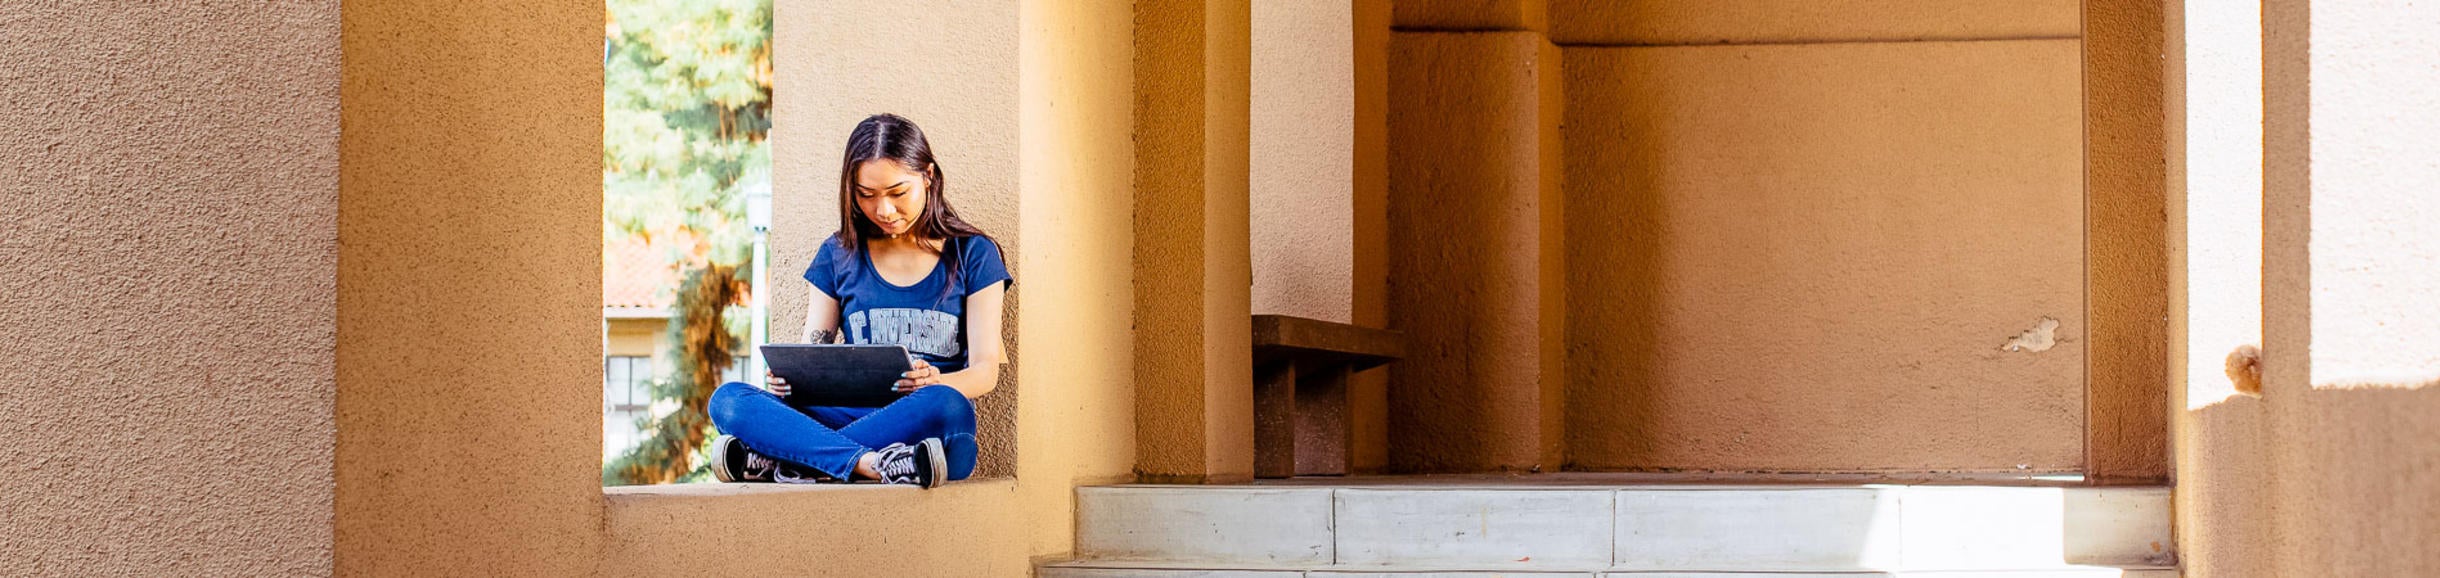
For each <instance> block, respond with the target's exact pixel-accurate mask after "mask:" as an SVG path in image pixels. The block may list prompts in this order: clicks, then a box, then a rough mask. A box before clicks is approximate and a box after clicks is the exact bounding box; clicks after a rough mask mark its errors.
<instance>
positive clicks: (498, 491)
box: [335, 1, 602, 576]
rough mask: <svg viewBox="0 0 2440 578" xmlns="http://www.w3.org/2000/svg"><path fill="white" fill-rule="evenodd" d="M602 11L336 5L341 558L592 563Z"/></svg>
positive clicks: (597, 481) (596, 544)
mask: <svg viewBox="0 0 2440 578" xmlns="http://www.w3.org/2000/svg"><path fill="white" fill-rule="evenodd" d="M601 17H602V11H601V5H600V4H599V3H587V2H568V1H554V2H540V3H521V4H515V5H507V4H498V5H495V4H483V3H465V2H381V3H351V4H348V5H347V6H346V8H345V10H344V12H343V18H342V30H341V43H342V45H343V49H344V50H345V54H346V57H345V62H344V76H343V78H342V80H343V82H342V84H341V88H340V98H341V102H342V103H343V104H344V108H343V112H342V115H341V117H340V123H341V129H342V132H341V135H340V139H339V152H340V158H341V165H340V169H339V220H338V223H339V241H340V243H339V245H340V247H339V287H338V302H339V346H338V361H337V374H338V380H339V397H338V402H337V410H338V424H339V436H338V448H337V457H336V462H337V477H338V498H337V507H336V512H335V517H336V520H337V522H336V525H337V529H336V542H337V549H338V553H337V562H338V570H339V573H341V574H350V575H390V574H418V575H447V574H455V575H529V576H538V575H558V576H566V575H581V574H588V573H591V572H593V571H594V570H595V562H596V558H597V557H598V556H600V554H601V530H600V528H601V525H602V518H601V511H602V505H601V504H602V499H601V495H602V490H601V475H600V472H601V447H602V439H601V414H600V409H599V408H600V407H601V393H600V392H601V380H602V376H601V367H602V366H601V357H600V356H601V347H602V337H601V327H602V326H601V306H602V304H601V241H600V238H601V236H600V235H601V202H602V196H601V195H602V193H601V164H600V163H601V160H600V159H601V146H602V121H601V114H602V108H601V103H602V100H601V99H602V69H601V46H602V44H601V43H602V39H601V32H602V30H601Z"/></svg>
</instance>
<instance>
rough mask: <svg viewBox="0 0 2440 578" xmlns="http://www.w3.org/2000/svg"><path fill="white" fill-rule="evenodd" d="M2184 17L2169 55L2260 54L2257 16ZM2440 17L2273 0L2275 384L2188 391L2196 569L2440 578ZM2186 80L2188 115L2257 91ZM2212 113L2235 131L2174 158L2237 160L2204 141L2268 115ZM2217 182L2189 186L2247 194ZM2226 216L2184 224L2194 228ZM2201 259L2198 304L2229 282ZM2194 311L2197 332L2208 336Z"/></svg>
mask: <svg viewBox="0 0 2440 578" xmlns="http://www.w3.org/2000/svg"><path fill="white" fill-rule="evenodd" d="M2170 10H2171V12H2172V13H2173V14H2175V13H2178V12H2180V7H2179V6H2177V5H2171V7H2170ZM2183 12H2186V13H2187V14H2186V15H2187V16H2188V18H2189V20H2187V21H2186V22H2185V23H2184V24H2183V25H2180V26H2177V27H2174V28H2172V30H2182V31H2185V32H2187V34H2186V36H2185V38H2184V42H2183V43H2182V44H2181V45H2179V46H2178V48H2175V49H2173V50H2172V51H2171V55H2172V57H2171V59H2170V62H2172V63H2178V62H2185V63H2187V64H2188V70H2204V68H2203V67H2204V66H2216V67H2219V68H2221V69H2223V70H2225V69H2228V68H2235V67H2241V66H2243V65H2245V64H2247V62H2246V61H2245V59H2246V58H2248V57H2250V56H2252V55H2251V54H2248V53H2246V51H2245V47H2244V46H2243V45H2245V44H2247V43H2251V42H2254V41H2255V40H2256V39H2255V38H2254V37H2250V36H2249V35H2248V32H2251V30H2248V29H2247V28H2246V26H2245V25H2246V24H2248V22H2244V21H2242V20H2241V16H2242V15H2239V16H2237V17H2232V19H2237V20H2239V21H2235V22H2228V21H2220V20H2218V19H2217V18H2216V17H2215V19H2213V20H2203V19H2201V18H2196V17H2195V14H2194V13H2195V12H2197V11H2196V10H2195V8H2192V7H2185V8H2183ZM2215 16H2216V15H2215ZM2435 26H2440V7H2434V6H2428V5H2424V6H2416V5H2408V4H2404V3H2364V4H2351V5H2343V6H2342V5H2327V4H2325V5H2321V6H2316V5H2314V4H2311V3H2307V2H2302V1H2277V2H2266V3H2264V5H2263V6H2262V13H2261V26H2260V27H2259V28H2258V29H2254V30H2259V31H2260V34H2261V36H2260V37H2259V46H2260V47H2261V48H2260V50H2261V52H2260V54H2259V57H2260V62H2261V64H2262V66H2261V68H2260V70H2261V75H2262V76H2261V79H2262V84H2261V85H2260V86H2261V91H2262V94H2261V97H2262V100H2261V102H2262V103H2263V109H2262V113H2263V115H2262V117H2261V119H2260V122H2261V125H2260V126H2261V130H2262V135H2263V141H2262V142H2263V150H2262V152H2263V155H2262V157H2261V158H2262V165H2261V166H2262V177H2261V178H2262V184H2263V187H2262V204H2261V211H2262V212H2261V219H2262V226H2261V235H2262V245H2261V248H2262V251H2261V256H2260V257H2261V276H2262V311H2261V315H2262V316H2261V320H2262V321H2261V323H2262V325H2261V330H2262V337H2263V339H2264V343H2263V360H2262V364H2263V369H2264V372H2263V396H2262V397H2261V398H2260V399H2255V398H2250V397H2235V398H2229V399H2226V400H2220V401H2216V402H2215V400H2212V399H2210V398H2209V397H2207V396H2190V398H2189V399H2188V404H2189V405H2194V406H2196V408H2195V409H2193V410H2191V411H2190V413H2188V414H2186V415H2185V416H2182V417H2181V418H2180V420H2179V421H2180V427H2179V429H2178V431H2179V434H2180V436H2181V437H2180V438H2179V439H2178V447H2179V449H2180V455H2181V457H2184V458H2186V459H2184V460H2181V461H2180V462H2179V464H2178V472H2177V478H2178V485H2179V488H2178V491H2179V494H2180V497H2179V503H2178V506H2179V516H2180V522H2181V523H2180V526H2179V527H2180V540H2181V547H2183V548H2185V549H2186V552H2187V553H2188V554H2187V564H2188V567H2189V568H2193V569H2194V575H2199V576H2255V575H2261V576H2429V575H2435V574H2440V554H2435V553H2434V551H2433V550H2432V549H2431V548H2429V547H2428V545H2429V544H2430V543H2431V542H2432V541H2433V540H2435V539H2440V492H2433V491H2432V489H2431V484H2430V482H2429V480H2431V479H2432V478H2433V476H2435V475H2440V443H2435V442H2434V440H2435V439H2440V417H2435V416H2440V363H2435V362H2434V360H2433V357H2432V355H2433V354H2432V351H2433V349H2432V347H2431V343H2432V340H2433V339H2435V338H2440V335H2435V334H2434V327H2435V324H2434V323H2433V322H2432V321H2431V320H2430V315H2429V314H2428V310H2429V307H2430V305H2429V303H2430V301H2431V295H2433V294H2434V293H2435V292H2440V282H2435V280H2434V279H2433V277H2432V276H2433V275H2434V273H2433V271H2436V270H2440V251H2435V250H2434V247H2440V234H2435V233H2434V232H2433V231H2432V230H2431V228H2430V227H2429V226H2428V224H2427V223H2429V222H2430V221H2431V220H2432V219H2433V218H2435V217H2436V216H2440V197H2435V196H2433V195H2432V194H2431V190H2432V186H2433V183H2434V182H2435V181H2440V170H2435V169H2434V168H2433V167H2432V166H2431V164H2430V163H2428V162H2418V161H2420V160H2422V159H2428V158H2430V157H2431V156H2432V154H2433V151H2435V150H2440V137H2435V135H2440V112H2435V111H2440V83H2436V82H2434V79H2433V78H2432V77H2431V75H2429V74H2427V73H2426V72H2427V71H2428V70H2430V69H2431V68H2432V67H2433V66H2435V65H2440V57H2435V56H2434V55H2435V54H2440V46H2435V45H2434V42H2435V41H2434V40H2433V39H2432V38H2431V36H2430V35H2429V34H2428V33H2427V31H2429V30H2431V29H2432V28H2433V27H2435ZM2172 78H2179V77H2175V76H2173V77H2172ZM2182 79H2183V80H2184V81H2185V85H2184V86H2183V87H2181V88H2182V93H2183V94H2185V95H2187V101H2186V102H2185V103H2184V104H2185V106H2186V107H2187V109H2188V110H2190V111H2192V110H2197V107H2200V106H2203V105H2204V104H2206V103H2209V102H2213V101H2215V100H2220V99H2240V98H2244V97H2245V96H2248V95H2247V94H2246V93H2245V89H2246V88H2247V87H2246V86H2245V85H2244V84H2243V83H2242V80H2240V81H2239V82H2225V81H2223V82H2203V81H2200V80H2198V78H2197V76H2195V75H2192V74H2188V75H2186V76H2184V77H2183V78H2182ZM2172 94H2176V93H2172ZM2188 118H2193V117H2192V116H2189V117H2188ZM2218 122H2224V123H2227V124H2228V125H2229V126H2225V127H2217V126H2215V127H2189V128H2188V129H2187V130H2186V131H2184V133H2183V134H2182V135H2179V136H2182V137H2183V138H2185V139H2186V140H2187V142H2186V143H2185V145H2184V146H2183V147H2182V151H2183V152H2184V153H2185V154H2184V155H2182V157H2181V156H2178V155H2173V156H2172V157H2171V159H2172V162H2171V164H2172V166H2182V167H2184V168H2185V170H2186V171H2188V173H2189V174H2196V173H2200V172H2202V171H2206V170H2215V169H2216V170H2220V171H2229V170H2238V171H2241V170H2242V167H2241V165H2239V163H2242V162H2243V160H2242V159H2233V160H2232V159H2228V158H2226V157H2224V156H2219V154H2226V153H2219V154H2214V153H2213V152H2210V151H2217V150H2221V149H2216V148H2213V147H2216V146H2225V145H2224V144H2221V143H2222V142H2223V141H2222V140H2221V139H2223V138H2225V137H2224V136H2222V135H2225V134H2227V133H2225V132H2217V131H2231V132H2235V133H2236V134H2239V135H2242V134H2244V133H2243V130H2244V125H2246V124H2249V123H2251V122H2253V119H2249V118H2242V117H2236V118H2223V119H2221V120H2220V121H2218ZM2207 130H2209V131H2214V132H2205V131H2207ZM2172 134H2177V133H2172ZM2204 135H2207V136H2204ZM2172 150H2173V151H2176V150H2181V149H2177V148H2173V149H2172ZM2237 152H2241V151H2237ZM2239 174H2240V175H2241V174H2242V173H2239ZM2240 178H2241V177H2240ZM2222 190H2224V189H2194V188H2190V189H2188V190H2187V191H2185V192H2186V194H2187V195H2188V197H2189V199H2193V198H2196V197H2202V196H2205V195H2213V197H2211V198H2220V199H2224V200H2225V201H2227V202H2242V201H2244V200H2245V198H2244V197H2243V196H2242V195H2241V194H2226V193H2222V192H2220V191H2222ZM2181 208H2182V207H2181ZM2211 216H2212V213H2205V212H2197V211H2192V210H2188V211H2187V214H2186V215H2184V220H2186V221H2187V222H2189V223H2190V227H2189V230H2190V231H2192V230H2194V227H2197V226H2200V225H2193V224H2194V223H2208V222H2210V220H2209V219H2211V218H2212V217H2211ZM2189 235H2190V236H2188V237H2186V238H2184V240H2185V241H2186V242H2187V243H2194V242H2196V241H2195V240H2194V237H2192V236H2191V235H2192V233H2189ZM2187 249H2188V251H2189V252H2194V251H2195V249H2194V248H2193V247H2187ZM2187 263H2188V264H2187V268H2186V269H2185V270H2184V271H2179V272H2177V273H2178V274H2179V275H2182V276H2186V277H2188V279H2189V285H2188V287H2187V289H2186V291H2187V292H2188V293H2189V294H2199V293H2202V292H2205V291H2208V290H2209V289H2207V288H2203V287H2198V286H2194V285H2192V282H2193V281H2194V280H2196V279H2207V278H2209V277H2207V276H2208V275H2213V274H2215V273H2220V274H2224V272H2215V271H2213V270H2211V269H2208V268H2206V267H2207V265H2203V264H2199V263H2203V261H2201V260H2199V259H2194V260H2189V261H2188V262H2187ZM2192 299H2193V298H2192V297H2191V296H2189V297H2188V300H2189V302H2192ZM2186 313H2187V316H2188V319H2187V324H2186V327H2187V331H2189V332H2190V335H2189V336H2188V337H2187V338H2186V340H2185V341H2186V342H2188V343H2200V342H2203V341H2204V340H2206V339H2210V338H2212V336H2211V335H2208V334H2201V333H2199V332H2200V331H2201V330H2200V329H2197V327H2198V326H2200V325H2202V323H2201V322H2200V321H2197V320H2195V319H2194V316H2196V315H2199V314H2200V313H2197V312H2193V311H2191V310H2189V311H2186ZM2197 353H2201V352H2197ZM2189 388H2193V389H2197V390H2199V391H2207V390H2203V388H2197V387H2195V386H2194V385H2193V384H2191V383H2190V384H2189Z"/></svg>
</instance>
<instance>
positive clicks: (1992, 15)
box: [1401, 0, 2083, 45]
mask: <svg viewBox="0 0 2440 578" xmlns="http://www.w3.org/2000/svg"><path fill="white" fill-rule="evenodd" d="M1548 2H1549V3H1550V9H1549V10H1550V21H1551V27H1550V39H1551V41H1553V42H1557V43H1560V44H1567V45H1579V44H1602V45H1620V44H1627V45H1651V44H1722V43H1738V44H1744V43H1793V42H1856V41H1898V40H1975V39H1991V38H2007V39H2027V38H2062V37H2074V36H2076V34H2077V31H2078V30H2080V29H2081V27H2080V24H2081V23H2080V19H2081V10H2080V8H2081V7H2082V6H2083V3H2082V2H2078V1H2077V0H1741V1H1737V2H1717V1H1712V0H1633V1H1620V0H1548ZM1401 24H1402V25H1403V22H1401Z"/></svg>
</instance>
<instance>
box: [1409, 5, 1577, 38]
mask: <svg viewBox="0 0 2440 578" xmlns="http://www.w3.org/2000/svg"><path fill="white" fill-rule="evenodd" d="M1390 5H1391V7H1392V8H1391V17H1392V18H1393V20H1392V21H1393V22H1394V23H1395V24H1396V25H1397V27H1398V29H1400V30H1473V31H1483V30H1532V31H1536V32H1539V31H1544V30H1549V29H1550V1H1549V0H1399V1H1397V2H1391V3H1390Z"/></svg>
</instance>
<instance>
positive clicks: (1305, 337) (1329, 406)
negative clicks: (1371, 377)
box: [1254, 315, 1406, 478]
mask: <svg viewBox="0 0 2440 578" xmlns="http://www.w3.org/2000/svg"><path fill="white" fill-rule="evenodd" d="M1405 356H1406V338H1405V337H1404V336H1402V335H1399V334H1398V332H1396V331H1390V330H1386V329H1374V328H1370V327H1358V326H1355V325H1348V324H1345V323H1335V322H1330V321H1322V320H1318V319H1307V318H1303V317H1290V316H1286V315H1256V316H1254V477H1257V478H1285V477H1290V476H1300V475H1301V476H1317V475H1320V476H1343V475H1347V473H1348V469H1349V460H1350V459H1351V458H1352V457H1353V454H1352V453H1351V452H1349V450H1348V446H1349V445H1351V444H1352V443H1353V440H1354V437H1355V432H1354V424H1353V422H1352V421H1350V420H1349V418H1348V412H1349V409H1348V405H1349V404H1348V399H1347V396H1348V388H1347V380H1348V377H1349V376H1350V375H1352V374H1354V373H1355V372H1358V371H1363V370H1366V369H1372V368H1374V367H1379V366H1381V365H1382V364H1385V363H1389V362H1392V361H1397V360H1398V359H1399V358H1401V357H1405Z"/></svg>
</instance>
